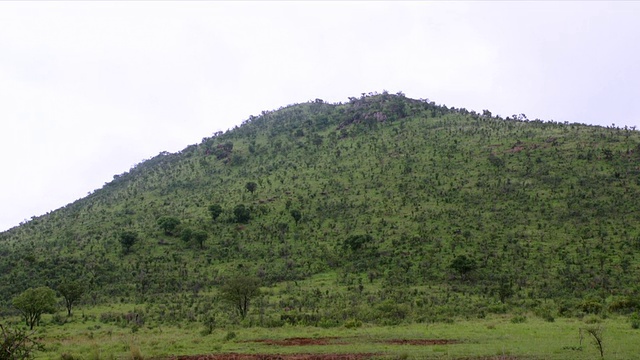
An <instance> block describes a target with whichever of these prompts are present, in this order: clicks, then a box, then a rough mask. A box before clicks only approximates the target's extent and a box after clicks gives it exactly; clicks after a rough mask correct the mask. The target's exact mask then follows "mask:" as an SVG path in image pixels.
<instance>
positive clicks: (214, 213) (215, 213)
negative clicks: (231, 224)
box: [209, 204, 222, 221]
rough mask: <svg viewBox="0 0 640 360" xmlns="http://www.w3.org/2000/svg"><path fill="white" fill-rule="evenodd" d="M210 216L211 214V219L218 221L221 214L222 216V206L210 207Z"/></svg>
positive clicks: (213, 205)
mask: <svg viewBox="0 0 640 360" xmlns="http://www.w3.org/2000/svg"><path fill="white" fill-rule="evenodd" d="M209 214H211V219H213V221H216V220H217V219H218V217H219V216H220V214H222V206H220V204H211V205H209Z"/></svg>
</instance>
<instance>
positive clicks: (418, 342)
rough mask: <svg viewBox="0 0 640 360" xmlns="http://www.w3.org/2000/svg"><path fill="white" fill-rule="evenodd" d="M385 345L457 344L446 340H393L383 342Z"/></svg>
mask: <svg viewBox="0 0 640 360" xmlns="http://www.w3.org/2000/svg"><path fill="white" fill-rule="evenodd" d="M383 342H384V343H386V344H392V345H449V344H459V343H460V342H459V341H458V340H447V339H413V340H406V339H393V340H385V341H383Z"/></svg>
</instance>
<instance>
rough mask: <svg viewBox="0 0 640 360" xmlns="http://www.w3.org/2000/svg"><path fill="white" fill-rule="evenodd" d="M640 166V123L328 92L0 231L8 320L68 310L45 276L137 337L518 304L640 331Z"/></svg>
mask: <svg viewBox="0 0 640 360" xmlns="http://www.w3.org/2000/svg"><path fill="white" fill-rule="evenodd" d="M639 175H640V133H638V132H637V131H635V129H633V128H631V129H630V128H624V129H621V128H617V127H615V126H612V127H606V128H605V127H597V126H587V125H582V124H569V123H557V122H545V121H541V120H538V119H536V120H529V119H527V117H526V116H525V115H524V114H520V115H512V116H508V117H504V118H503V117H500V116H496V115H493V114H492V113H491V112H490V111H488V110H485V111H483V112H482V113H481V114H480V113H476V112H474V111H468V110H466V109H462V108H460V109H457V108H449V107H447V106H445V105H437V104H435V103H434V102H432V101H430V100H414V99H409V98H407V97H405V96H404V95H403V94H402V93H398V94H389V93H387V92H383V93H382V94H373V93H372V94H363V95H362V96H361V97H357V98H356V97H353V98H350V99H349V101H348V102H347V103H342V104H330V103H326V102H324V101H322V100H319V99H317V100H315V101H311V102H308V103H304V104H296V105H291V106H287V107H284V108H281V109H278V110H276V111H264V112H262V114H260V115H259V116H251V117H250V118H249V119H247V120H246V121H245V122H244V123H243V124H242V125H241V126H239V127H236V128H234V129H232V130H229V131H226V132H224V133H223V132H218V133H215V134H213V136H211V137H206V138H203V139H202V142H200V143H198V144H194V145H190V146H187V147H186V148H185V149H183V150H182V151H180V152H178V153H166V152H163V153H160V154H159V155H158V156H156V157H153V158H151V159H148V160H146V161H144V162H142V163H140V164H137V165H135V166H133V167H132V168H131V169H130V170H129V171H128V172H125V173H123V174H120V175H115V176H114V178H113V181H110V182H109V183H106V184H105V185H104V186H103V187H102V188H101V189H98V190H96V191H95V192H93V193H91V194H90V195H89V196H87V197H86V198H84V199H81V200H78V201H76V202H74V203H72V204H69V205H67V206H65V207H64V208H61V209H58V210H56V211H53V212H51V213H49V214H46V215H44V216H41V217H34V218H32V219H31V220H30V221H28V222H26V223H24V224H22V225H21V226H19V227H16V228H13V229H11V230H9V231H6V232H3V233H0V255H2V256H0V293H2V294H4V295H5V296H3V297H2V298H0V315H2V316H3V317H6V318H12V317H14V316H20V315H22V316H23V317H24V318H25V321H26V323H27V325H30V326H34V325H37V323H38V322H39V321H40V320H41V315H42V314H44V313H46V312H48V311H54V310H55V309H52V308H53V306H52V308H49V307H41V308H40V309H41V310H42V312H40V313H38V314H36V315H33V314H32V313H31V312H29V313H28V315H25V312H24V309H25V304H30V303H32V302H31V301H23V300H24V299H23V293H24V292H27V291H33V290H34V289H40V288H42V287H44V286H47V287H50V289H49V290H51V289H56V290H57V291H58V292H59V294H60V296H61V297H62V301H64V304H65V307H66V309H67V317H70V316H71V314H72V307H73V309H76V310H75V313H76V314H75V315H74V319H75V318H77V317H78V316H77V312H78V310H77V309H78V307H82V306H84V307H85V308H95V307H99V306H117V305H118V304H135V306H136V309H135V310H132V309H127V310H126V311H124V310H123V311H120V312H111V311H105V312H103V313H102V314H98V315H96V317H97V319H104V322H101V324H103V325H107V324H109V325H110V326H116V325H117V326H120V327H123V328H127V329H128V330H129V331H130V332H131V333H136V334H138V333H139V332H140V331H143V330H149V331H151V330H153V329H154V327H160V326H175V327H189V326H191V325H192V324H195V325H197V327H198V328H199V329H203V328H204V329H205V330H201V331H202V332H203V334H205V335H211V334H214V333H215V329H217V328H224V329H226V328H228V327H245V326H247V327H264V328H271V329H272V328H279V327H283V326H285V325H287V324H288V325H292V326H313V327H317V328H320V329H343V328H344V329H363V328H366V327H367V326H387V325H398V326H408V325H411V324H435V323H450V322H454V321H456V319H461V318H462V319H484V318H490V317H492V316H503V315H505V314H507V316H509V319H512V320H510V321H513V323H511V322H510V321H509V323H510V324H512V326H517V325H519V324H520V323H522V322H525V321H526V323H527V324H529V323H531V322H532V321H534V320H535V319H541V320H542V321H544V322H554V323H557V322H558V321H559V320H560V319H562V318H567V317H572V318H581V319H585V320H589V319H601V320H603V319H605V318H606V317H608V316H624V317H626V318H625V319H628V321H630V322H631V327H632V328H637V327H638V326H637V323H639V322H638V321H637V319H636V318H637V314H638V312H639V311H640V295H639V294H640V287H639V286H638V284H637V279H638V277H639V276H640V266H639V265H640V259H639V258H638V253H639V252H638V250H640V228H638V226H637V224H636V219H635V218H634V217H633V216H631V215H630V214H637V213H640V203H638V202H637V201H636V199H637V198H640V181H639V180H638V179H639V178H640V177H639ZM76 286H77V287H76ZM74 289H75V290H74ZM51 291H52V292H53V290H51ZM49 294H51V293H49ZM15 299H20V301H17V300H15ZM52 299H53V305H55V304H56V303H57V301H58V300H57V299H55V292H53V295H52ZM230 308H231V309H232V311H229V309H230ZM634 314H636V315H634ZM103 315H104V316H103ZM63 316H64V315H60V314H58V315H54V318H55V319H57V320H55V321H54V320H53V319H54V318H52V323H58V324H64V323H65V322H68V321H67V319H64V318H63ZM634 316H635V317H634ZM634 319H635V320H634ZM69 321H70V320H69ZM78 321H80V320H78ZM83 321H86V319H83ZM625 324H627V325H626V326H627V328H628V327H629V325H628V324H629V323H628V322H625ZM492 326H493V325H492ZM131 356H133V355H131Z"/></svg>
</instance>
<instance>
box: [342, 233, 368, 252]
mask: <svg viewBox="0 0 640 360" xmlns="http://www.w3.org/2000/svg"><path fill="white" fill-rule="evenodd" d="M371 242H373V237H371V235H368V234H366V235H352V236H349V237H348V238H347V239H346V240H345V241H344V243H343V244H342V247H343V248H344V249H345V250H351V251H358V250H360V249H361V248H363V247H364V246H366V245H367V244H369V243H371Z"/></svg>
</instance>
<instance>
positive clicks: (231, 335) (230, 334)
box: [224, 331, 237, 341]
mask: <svg viewBox="0 0 640 360" xmlns="http://www.w3.org/2000/svg"><path fill="white" fill-rule="evenodd" d="M236 336H237V335H236V333H235V332H233V331H229V332H228V333H227V334H226V335H225V336H224V341H230V340H233V339H235V338H236Z"/></svg>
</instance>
